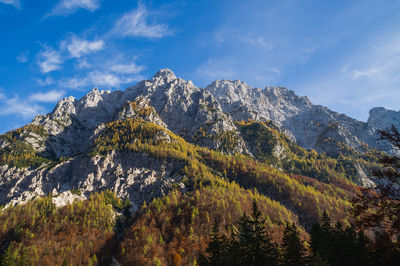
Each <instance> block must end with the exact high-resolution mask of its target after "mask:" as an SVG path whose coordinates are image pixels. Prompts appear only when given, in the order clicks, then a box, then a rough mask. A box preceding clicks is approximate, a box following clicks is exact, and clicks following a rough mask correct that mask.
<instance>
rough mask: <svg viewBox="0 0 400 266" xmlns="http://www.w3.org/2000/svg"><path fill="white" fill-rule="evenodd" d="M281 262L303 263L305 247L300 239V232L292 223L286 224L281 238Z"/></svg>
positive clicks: (287, 263) (290, 263)
mask: <svg viewBox="0 0 400 266" xmlns="http://www.w3.org/2000/svg"><path fill="white" fill-rule="evenodd" d="M282 242H283V243H282V246H281V247H282V255H283V258H282V260H283V261H282V262H283V264H284V265H288V266H289V265H293V266H295V265H296V266H297V265H299V266H300V265H304V263H305V251H306V250H305V247H304V245H303V243H302V242H301V240H300V233H299V230H298V229H297V227H296V225H295V224H294V223H292V224H287V225H286V227H285V231H284V232H283V239H282Z"/></svg>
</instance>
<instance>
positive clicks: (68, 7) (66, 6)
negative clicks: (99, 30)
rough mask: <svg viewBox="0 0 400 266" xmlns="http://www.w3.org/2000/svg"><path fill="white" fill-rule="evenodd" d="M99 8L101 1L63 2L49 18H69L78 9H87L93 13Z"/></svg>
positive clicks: (78, 0) (64, 0)
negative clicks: (60, 16)
mask: <svg viewBox="0 0 400 266" xmlns="http://www.w3.org/2000/svg"><path fill="white" fill-rule="evenodd" d="M98 8H100V1H99V0H61V1H60V2H59V3H58V4H57V5H56V6H55V7H54V8H53V10H52V11H51V12H50V13H49V14H48V15H47V17H50V16H59V15H62V16H68V15H70V14H72V13H75V12H76V11H77V10H78V9H86V10H89V11H91V12H93V11H95V10H97V9H98Z"/></svg>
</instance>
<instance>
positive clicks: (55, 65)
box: [37, 47, 63, 73]
mask: <svg viewBox="0 0 400 266" xmlns="http://www.w3.org/2000/svg"><path fill="white" fill-rule="evenodd" d="M62 63H63V60H62V59H61V54H60V53H59V52H58V51H56V50H54V49H52V48H49V47H46V48H45V49H44V50H42V51H41V52H40V53H39V54H38V57H37V64H38V65H39V67H40V71H41V72H42V73H49V72H52V71H55V70H59V69H61V65H62Z"/></svg>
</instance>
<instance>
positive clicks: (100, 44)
mask: <svg viewBox="0 0 400 266" xmlns="http://www.w3.org/2000/svg"><path fill="white" fill-rule="evenodd" d="M104 46H105V43H104V41H103V40H97V41H87V40H84V39H80V38H78V37H76V36H75V35H73V36H72V38H71V39H70V40H68V41H63V42H62V44H61V47H62V48H64V49H67V50H68V52H69V53H70V55H71V56H72V57H74V58H80V57H81V56H83V55H87V54H90V53H93V52H97V51H100V50H103V49H104Z"/></svg>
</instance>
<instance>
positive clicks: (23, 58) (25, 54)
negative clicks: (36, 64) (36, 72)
mask: <svg viewBox="0 0 400 266" xmlns="http://www.w3.org/2000/svg"><path fill="white" fill-rule="evenodd" d="M17 60H18V61H19V62H21V63H26V62H28V60H29V51H28V50H25V51H23V52H22V53H20V54H19V55H18V56H17Z"/></svg>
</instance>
